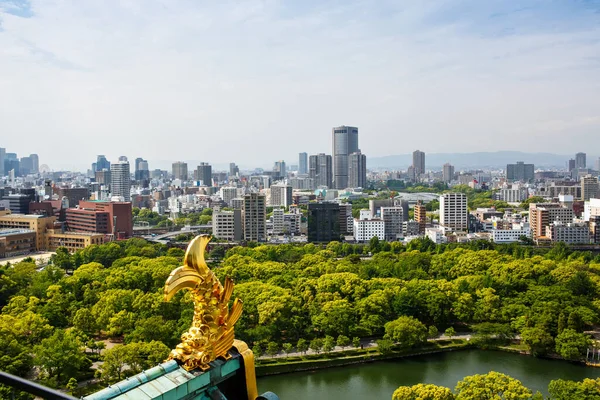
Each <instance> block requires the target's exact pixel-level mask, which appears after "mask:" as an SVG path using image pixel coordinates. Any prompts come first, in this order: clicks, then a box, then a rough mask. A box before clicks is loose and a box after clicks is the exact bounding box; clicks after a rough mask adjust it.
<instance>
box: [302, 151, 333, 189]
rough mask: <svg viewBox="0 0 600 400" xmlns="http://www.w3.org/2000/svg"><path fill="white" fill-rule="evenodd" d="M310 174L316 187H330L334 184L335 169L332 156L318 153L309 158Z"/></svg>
mask: <svg viewBox="0 0 600 400" xmlns="http://www.w3.org/2000/svg"><path fill="white" fill-rule="evenodd" d="M308 164H309V169H308V176H309V178H310V179H312V181H313V184H314V186H315V187H314V188H313V189H316V188H318V187H320V186H326V187H327V188H328V189H329V188H332V185H333V169H332V160H331V156H330V155H327V154H323V153H320V154H317V155H314V156H310V158H309V162H308Z"/></svg>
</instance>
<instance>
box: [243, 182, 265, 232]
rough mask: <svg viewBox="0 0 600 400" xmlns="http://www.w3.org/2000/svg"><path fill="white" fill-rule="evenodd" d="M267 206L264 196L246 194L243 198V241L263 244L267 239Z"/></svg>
mask: <svg viewBox="0 0 600 400" xmlns="http://www.w3.org/2000/svg"><path fill="white" fill-rule="evenodd" d="M266 219H267V204H266V199H265V195H263V194H259V193H248V194H246V195H245V196H244V205H243V209H242V220H243V223H244V240H253V241H257V242H263V241H265V239H266V238H267V229H266Z"/></svg>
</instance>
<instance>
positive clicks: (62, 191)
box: [54, 186, 90, 207]
mask: <svg viewBox="0 0 600 400" xmlns="http://www.w3.org/2000/svg"><path fill="white" fill-rule="evenodd" d="M54 194H55V195H57V196H58V199H59V200H62V199H63V197H66V198H67V200H68V201H69V207H75V206H76V205H77V204H79V200H87V199H89V198H90V191H89V190H88V189H87V188H69V187H61V186H55V187H54ZM65 207H66V206H65Z"/></svg>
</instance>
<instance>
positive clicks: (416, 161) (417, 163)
mask: <svg viewBox="0 0 600 400" xmlns="http://www.w3.org/2000/svg"><path fill="white" fill-rule="evenodd" d="M412 166H413V168H414V171H415V178H416V179H419V176H420V175H422V174H424V173H425V153H424V152H422V151H420V150H415V151H413V163H412Z"/></svg>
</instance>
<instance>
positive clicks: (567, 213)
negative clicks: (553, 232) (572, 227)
mask: <svg viewBox="0 0 600 400" xmlns="http://www.w3.org/2000/svg"><path fill="white" fill-rule="evenodd" d="M574 216H575V214H574V213H573V209H572V208H570V207H564V206H563V205H561V204H559V203H531V204H529V225H530V227H531V236H532V238H533V239H534V240H536V239H538V238H540V237H542V236H545V235H546V228H547V227H549V226H550V224H552V223H553V222H561V223H563V224H568V223H571V222H573V217H574Z"/></svg>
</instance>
